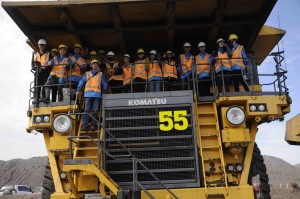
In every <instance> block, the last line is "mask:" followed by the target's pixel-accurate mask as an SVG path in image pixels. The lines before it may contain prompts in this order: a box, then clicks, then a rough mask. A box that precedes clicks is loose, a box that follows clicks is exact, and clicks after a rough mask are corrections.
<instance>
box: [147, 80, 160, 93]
mask: <svg viewBox="0 0 300 199" xmlns="http://www.w3.org/2000/svg"><path fill="white" fill-rule="evenodd" d="M149 90H150V92H159V91H160V82H159V81H156V80H153V81H150V82H149Z"/></svg>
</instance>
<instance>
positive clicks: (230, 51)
mask: <svg viewBox="0 0 300 199" xmlns="http://www.w3.org/2000/svg"><path fill="white" fill-rule="evenodd" d="M225 49H226V52H227V54H228V56H229V57H231V56H232V50H231V48H230V47H229V46H228V45H226V46H225Z"/></svg>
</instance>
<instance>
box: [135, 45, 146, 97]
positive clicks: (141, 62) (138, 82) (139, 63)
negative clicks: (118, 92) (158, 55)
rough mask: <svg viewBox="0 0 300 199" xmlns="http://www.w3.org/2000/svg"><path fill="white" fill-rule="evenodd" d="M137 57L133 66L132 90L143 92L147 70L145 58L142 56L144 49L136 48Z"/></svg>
mask: <svg viewBox="0 0 300 199" xmlns="http://www.w3.org/2000/svg"><path fill="white" fill-rule="evenodd" d="M137 55H138V59H137V60H136V61H135V62H134V66H133V74H134V76H133V92H135V93H137V92H145V87H146V81H147V72H146V64H147V62H148V60H147V59H145V58H144V56H145V51H144V50H143V49H138V51H137Z"/></svg>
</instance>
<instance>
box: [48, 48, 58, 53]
mask: <svg viewBox="0 0 300 199" xmlns="http://www.w3.org/2000/svg"><path fill="white" fill-rule="evenodd" d="M50 52H57V53H58V50H57V49H56V48H52V49H51V51H50Z"/></svg>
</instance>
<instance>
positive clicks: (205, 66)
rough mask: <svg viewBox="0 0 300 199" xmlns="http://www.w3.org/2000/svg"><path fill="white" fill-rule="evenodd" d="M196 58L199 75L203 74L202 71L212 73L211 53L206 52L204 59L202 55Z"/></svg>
mask: <svg viewBox="0 0 300 199" xmlns="http://www.w3.org/2000/svg"><path fill="white" fill-rule="evenodd" d="M195 58H196V69H197V75H199V74H201V73H202V72H206V73H210V63H209V58H210V54H207V53H206V55H205V57H204V59H202V57H201V55H197V56H196V57H195Z"/></svg>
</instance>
